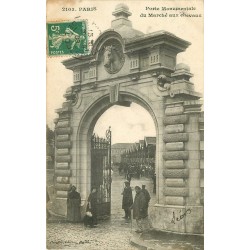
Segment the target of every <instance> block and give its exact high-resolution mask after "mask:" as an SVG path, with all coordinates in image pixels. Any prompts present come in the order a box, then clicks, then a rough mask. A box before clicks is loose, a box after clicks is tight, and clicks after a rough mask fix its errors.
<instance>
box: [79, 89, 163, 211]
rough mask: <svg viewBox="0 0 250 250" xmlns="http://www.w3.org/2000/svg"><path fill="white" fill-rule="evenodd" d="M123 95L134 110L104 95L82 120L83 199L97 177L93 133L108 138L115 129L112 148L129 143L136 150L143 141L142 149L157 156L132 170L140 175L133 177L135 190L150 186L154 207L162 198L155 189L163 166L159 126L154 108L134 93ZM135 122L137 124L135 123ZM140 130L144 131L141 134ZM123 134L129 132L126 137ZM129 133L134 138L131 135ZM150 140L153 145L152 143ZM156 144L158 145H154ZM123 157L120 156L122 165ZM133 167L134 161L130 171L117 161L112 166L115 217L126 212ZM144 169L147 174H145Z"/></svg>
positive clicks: (124, 99) (81, 171)
mask: <svg viewBox="0 0 250 250" xmlns="http://www.w3.org/2000/svg"><path fill="white" fill-rule="evenodd" d="M120 94H121V97H122V100H123V101H125V102H129V103H131V106H130V107H121V106H118V105H112V104H110V100H109V95H104V96H102V97H101V98H99V99H98V100H96V101H95V102H94V103H93V104H92V105H91V106H90V107H89V108H88V110H87V111H86V112H84V114H83V116H82V119H81V122H80V125H79V128H78V133H77V154H76V157H77V159H76V183H77V186H78V189H79V191H80V192H81V195H82V197H83V199H84V200H86V199H87V197H88V194H89V193H90V190H91V186H92V183H91V182H92V181H91V175H93V172H91V168H92V161H93V159H92V161H91V137H92V135H93V133H95V134H96V135H98V136H100V137H104V136H105V132H106V130H107V129H108V127H109V126H111V131H112V134H113V136H112V143H111V145H115V144H118V143H125V144H126V146H127V145H128V144H130V145H131V146H132V144H134V145H138V144H136V143H141V144H142V141H143V146H142V145H141V147H145V145H146V146H147V150H149V148H150V147H151V151H154V156H152V155H150V157H151V158H154V159H153V160H152V159H151V161H150V160H149V158H150V157H149V155H148V157H146V158H147V159H146V160H145V161H142V162H135V163H136V166H132V169H133V170H135V169H136V171H134V172H133V173H132V175H134V176H131V177H132V181H131V186H132V187H133V186H135V185H142V184H146V186H147V188H148V189H149V192H150V193H151V194H152V196H153V197H154V199H153V200H152V202H151V205H154V204H155V203H158V201H159V196H157V192H158V191H157V190H158V187H157V185H158V184H156V185H155V187H154V181H155V182H156V180H157V177H156V176H157V175H158V174H159V172H158V170H159V164H160V159H159V157H158V155H159V154H158V153H157V151H159V127H158V123H159V122H158V119H157V117H156V115H155V113H154V111H153V109H152V107H151V106H150V105H149V104H148V103H147V102H146V101H145V100H144V99H142V98H140V97H139V96H136V95H135V94H131V93H126V92H121V93H120ZM140 117H141V119H140ZM129 118H131V119H129ZM133 118H134V119H136V120H135V121H133ZM116 120H119V122H116ZM121 122H123V123H124V126H123V125H121ZM140 129H141V130H142V131H140ZM143 129H144V131H143ZM123 130H126V131H127V132H126V133H124V131H123ZM129 131H130V132H131V133H132V134H133V135H129V134H127V133H128V132H129ZM139 131H140V133H138V132H139ZM119 134H120V136H119ZM124 135H125V136H124ZM143 135H144V136H143ZM145 140H148V141H145ZM149 140H151V141H150V142H149ZM152 140H153V141H154V142H152ZM149 144H150V145H149ZM152 144H154V145H152ZM114 150H115V149H114V146H113V150H112V151H113V154H114V152H116V151H114ZM129 150H130V151H131V148H127V151H126V150H124V152H123V153H125V152H129ZM151 154H152V153H151ZM111 157H112V156H111ZM121 157H122V156H121V154H120V161H121ZM124 161H125V160H124ZM124 161H123V163H124ZM120 163H121V162H120ZM131 163H132V162H131V161H130V163H129V164H128V163H127V164H126V165H127V166H126V167H125V166H122V167H121V165H119V164H117V162H116V160H115V157H113V158H112V161H111V166H112V172H113V173H112V184H111V187H112V190H115V192H111V204H112V205H111V206H112V209H111V211H112V213H111V214H113V215H114V214H119V213H116V212H117V210H119V211H122V209H121V199H122V198H121V197H122V196H121V191H122V189H123V184H124V181H125V179H126V178H127V177H126V176H125V174H127V173H128V167H129V168H130V167H131V165H135V164H131ZM128 165H129V166H128ZM145 168H146V170H145ZM138 169H139V172H138ZM142 169H143V171H142V172H141V170H142ZM136 174H137V176H136ZM141 177H142V178H141ZM119 196H120V201H119ZM117 199H118V201H117ZM115 200H116V201H115Z"/></svg>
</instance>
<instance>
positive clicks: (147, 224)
mask: <svg viewBox="0 0 250 250" xmlns="http://www.w3.org/2000/svg"><path fill="white" fill-rule="evenodd" d="M141 191H142V193H143V194H144V197H145V201H146V211H145V215H146V216H145V218H144V219H143V223H144V226H145V228H146V227H147V228H148V229H149V230H150V229H152V228H153V226H152V222H151V220H150V219H149V216H148V207H149V202H150V199H151V197H150V194H149V192H148V190H147V189H146V185H142V190H141Z"/></svg>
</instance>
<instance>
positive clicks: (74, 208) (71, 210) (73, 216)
mask: <svg viewBox="0 0 250 250" xmlns="http://www.w3.org/2000/svg"><path fill="white" fill-rule="evenodd" d="M80 207H81V196H80V194H79V193H78V192H76V187H75V186H72V187H71V190H70V191H69V192H68V199H67V219H68V221H70V222H80V220H81V213H80Z"/></svg>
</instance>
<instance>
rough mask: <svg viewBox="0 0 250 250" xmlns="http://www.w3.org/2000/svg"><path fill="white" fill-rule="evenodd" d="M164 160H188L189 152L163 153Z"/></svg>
mask: <svg viewBox="0 0 250 250" xmlns="http://www.w3.org/2000/svg"><path fill="white" fill-rule="evenodd" d="M163 159H164V160H187V159H188V151H172V152H164V153H163Z"/></svg>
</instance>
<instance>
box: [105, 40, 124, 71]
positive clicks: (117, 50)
mask: <svg viewBox="0 0 250 250" xmlns="http://www.w3.org/2000/svg"><path fill="white" fill-rule="evenodd" d="M101 54H102V62H103V66H104V68H105V70H106V71H107V72H108V73H109V74H115V73H117V72H118V71H120V69H121V68H122V66H123V64H124V61H125V57H124V54H123V49H122V45H121V44H120V42H118V41H117V40H114V39H113V40H109V41H107V42H106V43H105V44H104V46H103V48H102V51H101Z"/></svg>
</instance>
